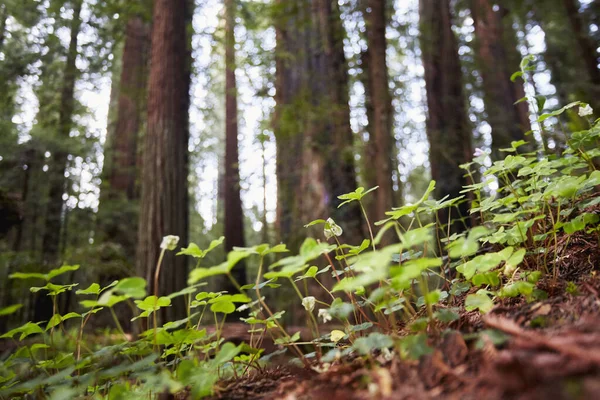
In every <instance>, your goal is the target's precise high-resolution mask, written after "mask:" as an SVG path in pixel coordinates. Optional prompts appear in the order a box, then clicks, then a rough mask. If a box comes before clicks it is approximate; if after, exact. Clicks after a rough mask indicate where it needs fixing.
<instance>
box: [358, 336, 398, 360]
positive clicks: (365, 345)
mask: <svg viewBox="0 0 600 400" xmlns="http://www.w3.org/2000/svg"><path fill="white" fill-rule="evenodd" d="M393 345H394V341H393V340H392V338H391V337H390V336H388V335H384V334H383V333H379V332H371V333H370V334H369V336H367V337H361V338H358V339H356V340H355V341H354V344H353V346H352V347H353V348H354V349H355V350H356V351H357V352H358V353H359V354H361V355H367V354H369V353H371V352H373V351H374V350H381V349H384V348H385V349H387V348H390V347H392V346H393Z"/></svg>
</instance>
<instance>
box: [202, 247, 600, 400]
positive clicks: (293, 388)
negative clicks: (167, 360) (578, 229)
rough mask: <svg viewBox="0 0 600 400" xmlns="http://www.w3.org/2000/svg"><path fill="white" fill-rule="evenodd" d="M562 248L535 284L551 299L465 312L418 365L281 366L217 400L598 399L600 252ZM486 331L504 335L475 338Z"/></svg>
mask: <svg viewBox="0 0 600 400" xmlns="http://www.w3.org/2000/svg"><path fill="white" fill-rule="evenodd" d="M564 245H568V246H569V251H568V252H567V254H568V255H566V256H563V257H562V259H560V260H557V261H558V262H557V267H558V271H559V278H558V279H556V280H554V279H552V278H551V277H550V278H547V280H545V281H543V282H540V283H539V284H538V287H540V288H542V289H544V290H546V291H547V292H548V293H549V298H548V299H547V300H543V301H539V302H533V303H527V302H526V301H525V300H523V299H510V300H505V301H504V302H503V303H502V304H499V305H498V306H497V307H496V308H494V309H493V310H492V311H491V312H490V313H488V314H487V315H485V316H481V315H480V314H479V312H467V311H465V310H464V309H463V310H462V311H461V313H460V319H459V320H458V321H455V322H454V323H451V324H450V325H448V326H440V327H437V328H438V331H439V332H444V333H441V334H435V333H433V332H430V336H431V339H430V343H429V344H430V346H432V347H433V348H434V349H435V350H434V352H433V353H432V354H429V355H426V356H423V357H421V359H420V360H419V361H410V360H401V359H400V358H399V357H397V356H396V357H395V358H393V359H392V360H391V361H385V360H384V359H383V357H382V356H376V357H374V358H373V360H374V361H364V360H362V359H354V360H341V361H339V362H336V363H334V364H333V365H331V366H330V367H329V369H327V370H326V371H324V372H321V373H317V372H315V371H313V370H312V369H300V368H293V367H287V366H281V365H279V366H274V367H271V368H268V369H266V370H265V371H261V372H254V373H250V374H249V375H247V376H244V377H241V378H238V379H236V380H230V381H225V382H221V383H220V384H219V387H220V389H219V390H218V392H217V393H216V394H215V396H213V398H212V399H286V400H308V399H327V400H338V399H339V400H348V399H356V400H359V399H361V400H362V399H476V400H482V399H486V400H487V399H523V400H525V399H527V400H530V399H553V400H554V399H558V400H561V399H565V400H567V399H569V400H570V399H600V273H599V271H600V264H599V262H600V250H599V248H598V244H597V243H594V242H593V241H590V240H588V239H586V238H585V237H583V236H580V235H572V237H571V239H570V240H569V243H568V244H566V243H565V242H564V241H559V242H558V246H564ZM549 275H551V274H549ZM568 282H572V283H571V284H569V285H568ZM567 286H569V290H566V288H567ZM574 288H576V290H573V289H574ZM568 292H570V293H568ZM483 330H495V331H497V332H502V333H503V334H504V335H505V336H506V339H507V340H505V341H504V342H503V343H502V344H499V345H498V344H497V345H495V344H494V343H493V342H492V338H490V336H486V335H484V334H481V335H479V334H475V335H474V334H473V333H477V332H481V331H483ZM402 334H403V333H402V332H400V335H402ZM469 334H470V335H469Z"/></svg>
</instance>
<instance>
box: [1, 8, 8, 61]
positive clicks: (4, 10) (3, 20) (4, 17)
mask: <svg viewBox="0 0 600 400" xmlns="http://www.w3.org/2000/svg"><path fill="white" fill-rule="evenodd" d="M7 20H8V7H7V6H6V4H0V52H1V51H2V47H3V46H4V39H5V38H6V21H7Z"/></svg>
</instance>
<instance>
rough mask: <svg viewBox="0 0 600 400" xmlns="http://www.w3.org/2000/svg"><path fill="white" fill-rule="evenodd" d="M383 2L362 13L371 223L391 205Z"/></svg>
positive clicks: (371, 2)
mask: <svg viewBox="0 0 600 400" xmlns="http://www.w3.org/2000/svg"><path fill="white" fill-rule="evenodd" d="M385 3H386V2H385V1H381V0H367V2H366V6H367V8H366V9H364V10H363V15H364V19H365V23H366V33H367V45H368V51H367V53H366V57H365V58H368V61H367V66H368V67H367V68H366V71H367V73H368V78H367V82H368V85H367V86H366V87H365V92H367V93H368V94H367V97H368V99H369V104H370V107H371V112H370V113H367V116H368V118H369V136H370V137H369V142H368V144H367V151H366V155H367V160H366V162H365V171H364V175H365V178H366V181H367V184H368V186H369V187H373V186H379V189H377V190H376V191H375V192H374V193H373V199H374V201H371V204H372V207H370V209H371V218H373V220H374V221H377V220H381V219H383V218H385V212H386V211H389V210H390V209H391V207H392V206H393V205H394V190H393V183H392V166H393V165H395V163H393V162H392V157H394V156H395V154H396V152H395V151H394V147H395V140H394V136H393V132H392V126H393V109H392V98H391V96H390V89H389V81H388V69H387V57H386V50H387V41H386V38H385V31H386V26H387V23H386V22H387V18H386V5H385Z"/></svg>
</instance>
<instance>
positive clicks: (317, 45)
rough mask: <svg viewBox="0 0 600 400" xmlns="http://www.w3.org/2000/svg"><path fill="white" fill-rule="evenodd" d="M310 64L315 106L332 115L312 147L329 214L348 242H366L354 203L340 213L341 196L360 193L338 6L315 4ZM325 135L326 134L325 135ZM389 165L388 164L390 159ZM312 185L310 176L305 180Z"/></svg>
mask: <svg viewBox="0 0 600 400" xmlns="http://www.w3.org/2000/svg"><path fill="white" fill-rule="evenodd" d="M312 18H313V26H314V29H313V32H315V33H316V35H315V36H314V37H313V47H312V62H313V66H314V70H315V72H316V76H315V75H314V74H313V75H312V77H311V79H312V82H313V85H312V87H313V90H314V97H313V98H314V99H315V100H316V103H315V106H316V107H318V108H319V109H320V110H321V113H322V112H323V110H327V109H328V108H329V109H330V111H328V112H326V113H325V115H322V116H321V118H317V120H316V121H315V122H316V124H315V128H316V129H315V130H314V131H313V134H314V139H313V140H314V141H315V142H316V143H317V144H318V147H317V151H318V153H319V154H318V156H319V157H320V158H321V160H322V162H323V177H324V184H325V193H326V196H327V197H326V202H325V205H326V207H327V209H328V212H329V213H330V215H331V216H332V217H333V219H334V220H336V221H339V223H340V225H342V226H343V227H344V229H345V232H346V233H345V235H344V239H345V240H346V241H347V242H349V243H353V244H358V243H357V242H359V241H360V240H362V239H363V238H364V236H363V230H362V222H361V221H362V219H363V217H362V215H361V211H360V208H359V206H358V204H357V203H356V202H353V203H350V204H348V205H346V206H344V207H342V208H337V205H338V204H339V203H340V201H339V200H338V199H337V196H339V195H341V194H344V193H348V192H352V191H354V190H355V189H356V186H357V183H356V171H355V167H354V146H353V141H354V137H353V133H352V129H351V127H350V106H349V94H348V64H347V62H346V56H345V54H344V38H345V37H346V33H345V31H344V26H343V24H342V19H341V14H340V9H339V5H338V2H337V1H335V0H313V4H312ZM323 133H325V134H323ZM388 161H389V159H388ZM307 177H308V179H311V177H310V176H307Z"/></svg>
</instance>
